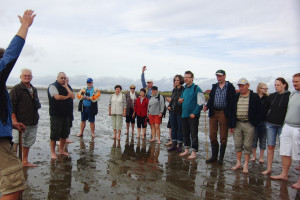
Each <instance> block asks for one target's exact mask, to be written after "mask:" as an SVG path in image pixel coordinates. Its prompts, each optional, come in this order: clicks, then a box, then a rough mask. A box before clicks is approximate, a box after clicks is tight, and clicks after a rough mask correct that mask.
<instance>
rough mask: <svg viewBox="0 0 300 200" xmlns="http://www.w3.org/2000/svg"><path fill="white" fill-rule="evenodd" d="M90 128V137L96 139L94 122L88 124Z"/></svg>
mask: <svg viewBox="0 0 300 200" xmlns="http://www.w3.org/2000/svg"><path fill="white" fill-rule="evenodd" d="M90 127H91V132H92V137H93V138H94V137H96V135H95V122H90Z"/></svg>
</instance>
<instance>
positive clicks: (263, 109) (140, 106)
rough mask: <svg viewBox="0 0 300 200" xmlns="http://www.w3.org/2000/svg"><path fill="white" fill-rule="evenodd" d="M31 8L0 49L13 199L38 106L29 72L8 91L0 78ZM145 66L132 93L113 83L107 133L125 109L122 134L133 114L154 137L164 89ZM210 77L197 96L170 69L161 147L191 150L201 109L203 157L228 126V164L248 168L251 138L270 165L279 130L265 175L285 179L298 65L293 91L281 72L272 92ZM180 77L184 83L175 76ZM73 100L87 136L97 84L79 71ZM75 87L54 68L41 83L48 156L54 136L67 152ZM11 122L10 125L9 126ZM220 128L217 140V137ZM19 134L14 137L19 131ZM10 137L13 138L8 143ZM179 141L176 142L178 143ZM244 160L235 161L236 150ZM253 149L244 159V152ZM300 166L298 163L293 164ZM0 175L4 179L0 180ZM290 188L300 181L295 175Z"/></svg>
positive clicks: (295, 147) (299, 144) (298, 137)
mask: <svg viewBox="0 0 300 200" xmlns="http://www.w3.org/2000/svg"><path fill="white" fill-rule="evenodd" d="M34 18H35V14H33V11H32V10H26V11H25V12H24V14H23V16H19V19H20V22H21V26H20V29H19V31H18V32H17V34H16V36H15V37H14V38H13V40H12V41H11V43H10V45H9V46H8V48H7V49H6V50H4V49H0V119H1V122H0V170H1V173H0V182H1V185H0V192H1V193H2V195H3V196H2V198H3V199H5V198H6V199H18V197H19V196H20V195H21V194H22V192H23V190H24V189H25V187H26V186H25V180H24V176H23V170H22V167H23V166H26V167H35V166H36V165H34V164H31V163H30V162H29V161H28V154H29V150H30V147H31V146H32V145H33V144H34V142H35V140H36V134H37V124H38V120H39V114H38V109H39V108H40V107H41V104H40V102H39V98H38V94H37V90H36V88H35V87H34V86H33V85H32V84H31V80H32V72H31V70H30V69H22V70H21V74H20V79H21V82H20V83H19V84H17V85H16V86H14V87H13V88H12V90H11V92H10V94H8V92H7V90H6V81H7V78H8V76H9V74H10V72H11V70H12V69H13V67H14V64H15V63H16V61H17V59H18V57H19V55H20V53H21V51H22V48H23V46H24V43H25V39H26V36H27V32H28V29H29V27H30V26H31V25H32V23H33V20H34ZM146 70H147V68H146V66H144V67H143V68H142V75H141V81H142V85H143V88H141V89H140V91H139V93H140V94H139V95H138V94H137V92H136V91H135V89H136V87H135V86H134V85H131V86H130V91H129V92H127V93H126V94H125V95H124V94H123V93H122V92H121V91H122V86H121V85H116V86H115V93H114V94H112V95H111V97H110V100H109V106H108V107H109V109H108V111H109V116H111V121H112V128H113V131H114V136H113V139H116V140H119V139H120V137H121V130H122V126H123V117H126V128H127V134H129V130H130V125H131V129H132V133H134V126H135V118H137V120H136V121H137V127H138V135H137V137H138V138H140V137H141V138H145V137H146V127H147V124H148V123H149V124H150V127H151V139H150V140H149V141H150V142H155V141H156V142H157V143H160V142H161V140H160V135H161V132H160V124H161V122H162V117H163V115H164V114H165V110H166V106H165V97H164V96H162V95H161V94H160V93H159V92H158V87H157V86H155V85H153V81H152V80H148V81H147V82H146V81H145V71H146ZM216 77H217V81H218V82H217V83H216V84H213V86H212V89H211V91H210V94H209V100H208V102H207V104H206V105H205V104H200V103H199V97H200V95H199V94H201V93H203V92H202V90H201V88H200V87H199V86H198V85H195V84H194V74H193V73H192V72H191V71H186V72H185V73H184V76H182V75H176V76H175V77H174V79H173V85H174V88H173V91H172V95H171V97H170V98H168V99H167V100H168V101H169V102H168V106H167V110H169V116H170V127H171V141H172V146H171V147H170V148H169V149H168V151H177V152H178V153H179V156H188V157H187V158H188V159H195V158H196V157H197V151H198V148H199V147H198V144H199V142H198V126H199V118H200V112H201V110H202V109H203V111H204V112H206V111H207V110H209V114H208V116H209V125H210V133H209V136H210V142H211V152H212V155H211V158H210V159H208V160H206V162H207V163H213V162H218V164H220V165H222V164H223V162H224V156H225V151H226V146H227V138H228V132H231V133H232V134H233V138H234V145H235V151H236V158H237V162H236V165H235V166H234V167H232V168H231V169H232V170H238V169H240V168H243V172H244V173H248V165H249V161H250V160H251V161H255V160H256V148H257V143H258V141H259V143H260V156H259V162H260V163H263V162H264V158H263V156H264V151H265V149H266V144H267V145H268V149H267V169H266V171H264V172H262V173H263V174H269V173H271V171H272V162H273V158H274V149H275V145H276V138H277V136H280V155H281V156H282V172H281V174H280V175H278V176H271V178H273V179H282V180H287V179H288V171H289V168H290V166H291V163H292V159H294V160H300V134H299V131H300V101H299V100H300V73H297V74H295V75H294V76H293V86H294V88H295V91H294V92H292V93H291V92H289V91H288V83H287V82H286V80H285V79H284V78H281V77H280V78H277V79H276V80H275V90H276V92H275V93H272V94H270V95H269V94H268V92H267V90H268V87H267V84H265V83H259V84H258V86H257V91H256V93H254V92H253V91H252V90H250V89H249V87H250V83H249V81H248V80H247V79H246V78H241V79H240V80H239V81H238V84H237V85H238V88H239V92H236V90H235V87H234V86H233V84H232V83H230V82H228V81H226V73H225V71H224V70H218V71H217V72H216ZM184 83H185V86H183V84H184ZM77 97H78V99H79V100H80V102H79V106H78V110H79V111H80V112H81V128H80V133H79V134H78V135H77V136H79V137H81V136H83V132H84V129H85V126H86V121H87V120H88V121H89V122H90V128H91V135H92V137H95V115H97V113H98V105H97V101H98V100H99V98H100V91H99V90H98V89H96V88H94V87H93V80H92V79H91V78H88V79H87V87H86V88H84V89H82V90H81V91H80V92H79V93H78V94H77ZM74 98H75V95H74V93H73V89H72V87H71V86H70V85H69V84H68V77H67V76H66V74H65V73H64V72H60V73H58V76H57V80H56V81H55V82H54V83H52V84H51V85H50V86H49V88H48V99H49V114H50V129H51V133H50V149H51V158H53V159H56V158H57V154H56V152H55V147H56V142H57V141H59V142H60V146H59V154H62V155H65V156H69V154H68V153H67V152H65V150H64V149H65V148H64V147H65V144H66V142H67V139H68V137H69V134H70V128H71V127H72V121H73V118H74V117H73V99H74ZM12 128H14V129H16V130H17V131H16V132H14V133H13V132H12ZM218 129H220V131H219V132H220V144H219V142H218V137H217V136H218ZM18 135H21V137H22V138H19V137H18ZM18 138H19V139H20V140H21V139H22V143H23V157H22V158H23V159H22V162H20V160H19V159H18V158H17V156H16V148H17V143H18ZM13 143H15V145H12V144H13ZM183 146H184V149H183ZM243 151H244V158H245V159H244V164H243V166H242V163H241V160H242V152H243ZM251 154H253V156H252V158H251V159H250V155H251ZM298 168H299V170H300V167H298ZM2 183H6V184H2ZM292 187H293V188H297V189H300V179H298V182H297V183H295V184H294V185H293V186H292Z"/></svg>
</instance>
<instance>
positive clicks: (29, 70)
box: [20, 68, 32, 75]
mask: <svg viewBox="0 0 300 200" xmlns="http://www.w3.org/2000/svg"><path fill="white" fill-rule="evenodd" d="M24 72H30V74H32V71H31V69H27V68H23V69H21V74H20V75H22V74H23V73H24Z"/></svg>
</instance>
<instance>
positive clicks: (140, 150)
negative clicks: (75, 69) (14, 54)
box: [23, 91, 300, 200]
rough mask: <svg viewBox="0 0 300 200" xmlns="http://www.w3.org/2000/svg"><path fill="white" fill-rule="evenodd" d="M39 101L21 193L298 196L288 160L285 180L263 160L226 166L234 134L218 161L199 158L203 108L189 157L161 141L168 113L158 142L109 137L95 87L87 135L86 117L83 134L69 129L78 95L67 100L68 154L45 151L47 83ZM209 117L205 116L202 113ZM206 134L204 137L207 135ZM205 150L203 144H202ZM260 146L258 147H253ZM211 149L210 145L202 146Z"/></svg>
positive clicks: (50, 196)
mask: <svg viewBox="0 0 300 200" xmlns="http://www.w3.org/2000/svg"><path fill="white" fill-rule="evenodd" d="M39 96H40V99H41V103H42V108H41V110H40V116H41V118H40V122H39V129H38V138H37V141H36V143H35V144H34V146H33V147H32V148H31V151H30V155H29V160H30V161H31V162H33V163H34V164H38V167H36V168H26V169H24V173H25V176H26V180H27V189H26V190H25V192H24V194H23V199H39V200H40V199H89V200H92V199H297V198H298V199H299V197H300V195H299V193H298V191H297V190H294V189H292V188H291V185H292V184H293V183H295V182H296V181H297V180H298V177H299V174H300V171H297V170H296V169H295V167H296V166H297V165H298V164H299V163H293V165H292V167H291V170H290V174H289V180H288V181H275V180H271V179H270V177H269V176H264V175H261V174H260V173H261V172H262V171H264V170H265V169H266V156H265V164H258V162H256V163H250V166H249V174H248V175H244V174H243V173H242V170H238V171H232V170H230V168H231V167H232V166H234V165H235V161H236V159H235V152H234V146H233V138H232V137H231V136H230V137H229V138H228V147H227V151H226V154H225V162H224V165H223V166H219V165H218V164H206V163H205V159H206V146H205V134H204V116H203V115H202V116H201V119H200V125H199V143H200V149H199V152H198V158H197V159H196V160H195V161H189V160H187V159H186V158H181V157H178V154H177V153H173V152H172V153H168V152H167V148H168V147H166V146H165V145H164V144H165V143H166V142H167V140H168V138H169V132H168V129H167V128H166V126H167V118H165V119H163V124H162V126H161V130H162V144H160V145H158V144H156V143H149V142H148V139H149V138H150V131H149V129H148V130H147V140H141V139H140V140H138V139H136V138H135V137H136V135H134V136H133V137H132V135H131V133H130V134H129V136H126V135H125V132H126V131H125V123H124V128H123V130H122V137H121V141H116V140H112V139H111V137H112V134H113V133H112V129H111V123H110V117H109V116H108V108H107V106H108V99H109V95H102V96H101V100H100V102H99V114H98V115H97V117H96V138H95V139H92V138H91V134H90V130H89V125H88V123H87V127H86V130H85V132H84V137H83V138H78V137H76V134H78V130H79V127H80V113H79V112H78V111H77V105H78V101H77V100H76V101H75V102H74V118H75V119H74V121H73V128H72V130H71V135H70V139H71V140H73V141H74V143H71V144H69V145H68V146H67V150H68V152H69V153H70V154H71V156H70V157H69V158H68V157H59V158H58V159H57V160H54V161H53V160H52V161H51V158H50V148H49V134H50V133H49V132H50V127H49V115H48V100H47V98H46V91H39ZM207 124H208V120H207ZM207 141H208V142H209V138H207ZM209 151H210V147H209ZM258 153H259V151H258ZM209 155H210V152H209ZM274 160H275V161H274V165H273V166H274V167H273V173H272V175H274V174H278V173H280V171H281V159H280V156H279V152H278V147H276V151H275V159H274Z"/></svg>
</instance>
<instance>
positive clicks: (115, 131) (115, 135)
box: [111, 129, 117, 139]
mask: <svg viewBox="0 0 300 200" xmlns="http://www.w3.org/2000/svg"><path fill="white" fill-rule="evenodd" d="M116 138H117V129H114V137H112V138H111V139H116Z"/></svg>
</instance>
